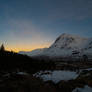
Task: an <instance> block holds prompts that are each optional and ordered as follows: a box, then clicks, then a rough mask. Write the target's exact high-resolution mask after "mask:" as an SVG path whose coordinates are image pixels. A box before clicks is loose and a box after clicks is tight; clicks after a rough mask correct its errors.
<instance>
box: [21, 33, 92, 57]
mask: <svg viewBox="0 0 92 92" xmlns="http://www.w3.org/2000/svg"><path fill="white" fill-rule="evenodd" d="M73 51H79V52H80V53H81V54H90V53H92V38H85V37H80V36H77V35H71V34H66V33H63V34H62V35H60V36H59V37H58V38H57V39H56V41H55V42H54V43H53V44H52V45H51V46H50V47H49V48H46V49H37V50H33V51H32V52H20V53H21V54H27V55H29V56H35V55H36V56H37V55H38V56H39V55H44V56H50V57H62V56H71V55H72V52H73Z"/></svg>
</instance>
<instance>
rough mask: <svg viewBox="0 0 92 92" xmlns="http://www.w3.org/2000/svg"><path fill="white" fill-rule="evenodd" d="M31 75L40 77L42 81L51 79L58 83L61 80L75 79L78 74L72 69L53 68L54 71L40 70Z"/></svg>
mask: <svg viewBox="0 0 92 92" xmlns="http://www.w3.org/2000/svg"><path fill="white" fill-rule="evenodd" d="M33 76H36V77H40V78H42V79H43V80H44V81H48V80H52V81H53V82H54V83H58V82H59V81H61V80H66V81H67V80H71V79H75V78H76V77H77V76H78V74H77V73H76V72H73V71H62V70H58V71H56V70H55V71H40V72H38V73H36V74H34V75H33Z"/></svg>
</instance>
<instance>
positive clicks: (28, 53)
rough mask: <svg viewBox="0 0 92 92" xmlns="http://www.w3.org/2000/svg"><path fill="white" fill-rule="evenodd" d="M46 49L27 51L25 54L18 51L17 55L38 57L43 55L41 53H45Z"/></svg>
mask: <svg viewBox="0 0 92 92" xmlns="http://www.w3.org/2000/svg"><path fill="white" fill-rule="evenodd" d="M46 49H47V48H44V49H35V50H33V51H28V52H25V51H20V52H19V53H20V54H25V55H28V56H38V55H40V54H41V53H43V51H45V50H46Z"/></svg>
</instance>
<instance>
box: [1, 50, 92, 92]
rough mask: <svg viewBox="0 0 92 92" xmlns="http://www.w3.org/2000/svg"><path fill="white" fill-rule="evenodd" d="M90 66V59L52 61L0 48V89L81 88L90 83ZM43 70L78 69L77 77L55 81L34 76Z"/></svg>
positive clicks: (63, 91) (62, 91)
mask: <svg viewBox="0 0 92 92" xmlns="http://www.w3.org/2000/svg"><path fill="white" fill-rule="evenodd" d="M91 67H92V63H91V62H77V63H76V62H63V61H61V62H55V61H54V62H53V61H50V60H38V59H35V58H30V57H28V56H26V55H20V54H17V53H14V52H9V51H0V92H73V90H74V89H75V88H84V87H85V85H88V86H89V87H92V69H91ZM83 69H84V70H83ZM87 69H89V70H87ZM46 70H50V71H54V70H71V71H77V73H78V77H76V78H75V79H71V80H67V81H65V80H61V81H59V82H58V83H54V82H53V81H51V80H48V81H44V80H43V79H41V78H40V77H35V76H33V74H35V73H36V72H39V71H46ZM47 74H48V73H47ZM76 92H80V91H78V90H77V91H76ZM90 92H91V91H90Z"/></svg>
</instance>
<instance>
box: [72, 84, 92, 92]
mask: <svg viewBox="0 0 92 92" xmlns="http://www.w3.org/2000/svg"><path fill="white" fill-rule="evenodd" d="M72 92H92V88H91V87H89V86H87V85H86V86H85V87H84V88H76V89H74V90H73V91H72Z"/></svg>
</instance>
